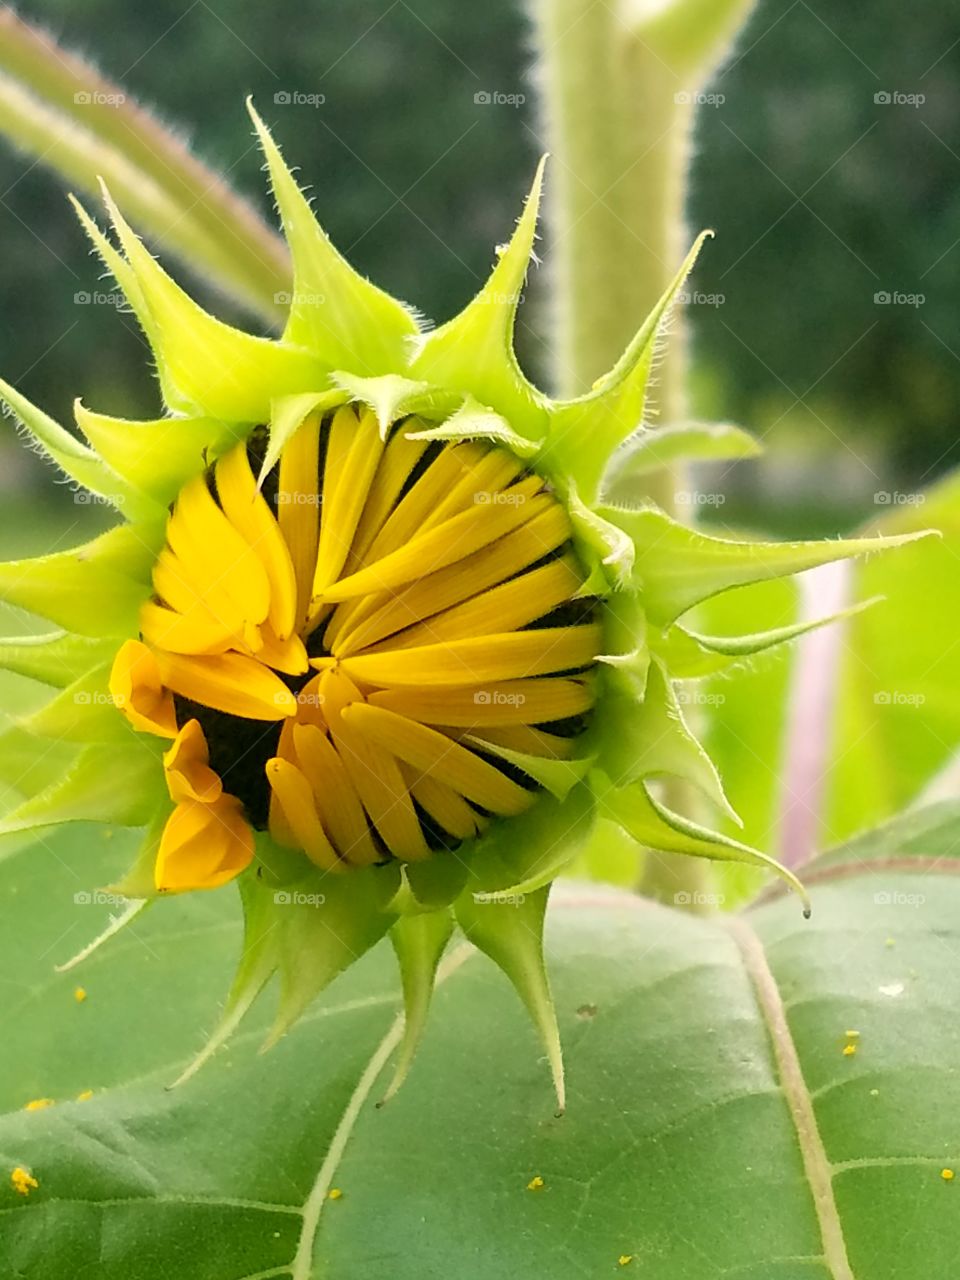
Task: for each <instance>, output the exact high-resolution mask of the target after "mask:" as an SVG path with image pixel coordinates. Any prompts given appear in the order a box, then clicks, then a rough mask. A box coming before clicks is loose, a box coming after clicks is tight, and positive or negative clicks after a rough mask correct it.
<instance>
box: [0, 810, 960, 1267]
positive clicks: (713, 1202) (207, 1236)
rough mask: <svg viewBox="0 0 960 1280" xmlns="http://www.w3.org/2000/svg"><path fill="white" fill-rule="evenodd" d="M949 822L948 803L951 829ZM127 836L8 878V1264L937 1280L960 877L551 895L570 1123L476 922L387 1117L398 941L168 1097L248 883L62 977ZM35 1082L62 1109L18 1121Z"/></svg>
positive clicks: (3, 891)
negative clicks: (667, 897)
mask: <svg viewBox="0 0 960 1280" xmlns="http://www.w3.org/2000/svg"><path fill="white" fill-rule="evenodd" d="M917 821H918V819H915V818H912V817H911V818H909V819H907V824H908V827H910V829H913V830H914V834H913V836H910V835H909V834H907V836H906V838H907V840H908V843H911V842H912V841H913V840H914V838H915V837H916V836H917V832H916V830H915V829H914V828H915V824H916V822H917ZM947 824H948V817H947V815H946V811H943V812H941V814H940V815H939V817H937V818H936V820H935V825H936V828H937V829H938V830H939V831H940V832H941V835H940V837H939V839H940V842H941V845H943V844H944V843H945V842H946V840H947ZM953 832H954V839H955V838H956V836H957V835H960V814H957V812H956V810H955V811H954V819H953ZM877 839H878V849H879V850H881V851H883V858H884V859H885V858H886V856H887V854H888V853H889V852H890V851H891V850H894V851H895V846H894V845H892V844H891V841H892V840H893V839H894V835H893V833H891V832H890V831H888V832H886V833H885V834H882V835H881V836H879V837H878V838H877ZM121 846H125V847H121ZM938 847H939V846H938ZM131 849H132V840H128V839H127V838H126V837H124V836H121V835H117V836H116V837H114V838H112V839H109V840H107V839H103V838H102V837H100V836H97V835H96V834H95V833H94V834H90V833H84V832H80V831H79V830H73V831H64V832H61V833H58V834H57V835H56V836H55V837H53V838H51V840H50V841H49V842H47V843H45V844H42V845H37V846H35V847H34V848H32V849H31V850H29V851H24V852H23V853H22V854H20V855H19V856H17V857H16V858H14V859H12V860H10V861H9V862H8V863H7V864H6V871H5V875H4V879H3V881H2V882H0V899H2V903H3V911H4V919H5V921H6V922H7V924H6V927H5V929H4V931H3V934H2V936H0V958H2V961H3V963H4V972H5V974H6V975H7V996H6V999H5V1001H4V1007H3V1012H2V1029H3V1035H4V1042H5V1045H6V1049H7V1052H6V1054H5V1070H4V1072H3V1074H2V1077H0V1099H2V1103H0V1105H2V1107H3V1112H4V1114H3V1115H2V1116H0V1154H2V1167H0V1173H2V1175H3V1176H2V1178H0V1253H2V1256H3V1259H4V1268H5V1274H9V1275H10V1276H11V1277H15V1276H17V1277H19V1276H23V1277H29V1280H77V1278H78V1277H84V1278H85V1277H87V1276H90V1277H91V1280H92V1278H93V1277H96V1280H167V1278H168V1277H170V1276H174V1275H176V1276H184V1277H189V1278H190V1280H240V1278H241V1277H244V1278H248V1277H253V1276H257V1277H270V1276H276V1277H277V1280H281V1278H283V1280H332V1278H333V1277H336V1280H381V1277H385V1276H389V1277H390V1280H424V1277H431V1278H432V1277H434V1276H436V1277H440V1276H448V1275H453V1276H464V1277H470V1280H473V1277H477V1278H478V1280H480V1278H481V1277H482V1280H515V1278H516V1277H518V1276H527V1275H530V1276H535V1275H544V1276H549V1277H550V1278H551V1280H583V1277H584V1276H601V1277H602V1276H605V1275H610V1276H615V1275H621V1274H622V1275H624V1276H630V1275H631V1274H635V1275H637V1276H643V1275H644V1272H646V1273H648V1274H650V1275H655V1276H656V1280H692V1278H694V1277H695V1278H696V1280H719V1277H721V1276H725V1277H733V1276H736V1277H737V1280H840V1278H841V1277H845V1278H846V1280H849V1278H850V1277H851V1276H855V1277H856V1280H928V1278H930V1277H936V1278H937V1280H939V1278H940V1277H946V1276H949V1275H951V1274H952V1271H953V1269H954V1267H955V1259H956V1256H957V1252H958V1250H960V1215H958V1214H957V1212H956V1211H955V1206H954V1201H953V1197H954V1194H955V1190H956V1183H954V1184H953V1185H950V1184H949V1183H947V1182H945V1181H944V1180H943V1179H942V1178H941V1170H942V1169H945V1168H958V1161H960V1076H958V1074H957V1072H956V1069H955V1063H956V1061H957V1056H958V1053H960V1028H958V1024H957V1020H956V1018H954V1017H952V1016H945V1011H947V1010H952V1009H954V1008H956V1006H957V1002H958V1000H960V971H958V968H957V965H956V960H955V956H956V949H957V946H958V945H960V930H958V925H957V921H958V919H960V880H958V879H957V877H956V876H954V875H951V874H942V873H938V872H937V871H936V870H934V869H931V868H930V867H929V866H928V865H926V863H925V861H924V860H923V859H918V861H917V864H916V870H915V871H913V872H910V871H909V870H901V871H899V872H896V873H894V872H892V871H891V870H890V869H889V867H888V866H887V865H886V863H885V861H883V860H881V861H878V862H876V863H873V862H871V860H870V858H871V856H872V855H871V854H870V853H869V851H865V850H861V853H862V855H863V856H862V858H861V860H860V861H859V863H853V864H851V865H850V867H849V868H848V869H846V870H845V871H844V874H842V875H834V877H833V878H832V879H823V880H822V881H817V879H816V875H814V883H813V900H814V915H813V919H812V920H811V921H809V922H804V921H803V919H802V918H801V915H800V912H799V910H798V909H797V904H796V902H795V900H794V899H792V898H791V897H788V896H783V897H780V898H778V899H777V900H775V901H771V902H768V903H766V904H765V905H763V906H761V907H759V908H756V909H754V910H752V911H750V912H748V913H746V914H744V915H743V916H740V917H736V918H734V919H732V920H730V919H726V918H717V917H712V918H702V917H695V916H691V915H689V914H687V913H679V912H674V911H671V910H669V909H667V908H665V907H661V906H656V905H653V904H651V903H647V902H644V901H642V900H639V899H636V898H633V897H629V896H626V895H615V894H612V893H607V892H605V891H602V890H598V889H597V888H596V887H595V886H594V887H592V888H590V889H588V890H586V891H584V892H583V893H580V892H579V891H577V890H574V889H566V890H564V891H563V892H562V893H556V894H555V895H554V897H555V903H554V906H553V907H552V909H551V913H550V916H549V918H548V927H547V935H546V954H547V963H548V967H549V970H550V977H551V983H552V986H553V991H554V996H555V1001H556V1007H557V1012H558V1016H559V1022H560V1030H561V1036H562V1039H563V1042H564V1047H565V1056H566V1067H567V1081H568V1107H567V1112H566V1114H565V1115H564V1116H563V1117H562V1118H560V1119H556V1118H554V1116H553V1110H554V1101H553V1096H552V1093H551V1091H550V1089H549V1085H548V1084H547V1082H546V1080H545V1073H544V1070H543V1065H542V1063H538V1062H537V1047H536V1040H535V1036H534V1034H533V1031H532V1029H531V1028H530V1026H529V1023H528V1022H527V1020H526V1018H525V1014H524V1012H523V1010H522V1009H521V1008H520V1005H519V1003H518V1002H516V1001H515V1000H513V999H512V998H511V996H510V993H509V991H508V990H507V988H506V985H505V983H504V981H503V978H502V977H501V976H500V975H499V974H498V973H497V972H496V970H495V968H494V967H493V966H492V965H491V964H490V963H489V962H488V961H487V960H486V959H485V958H484V957H482V956H481V955H479V954H478V953H476V952H475V951H473V950H472V949H471V948H470V947H469V946H467V945H465V944H464V943H462V942H460V943H455V944H454V945H453V948H452V950H451V953H450V955H449V956H448V958H447V959H446V960H444V961H443V963H442V964H441V966H440V972H439V976H438V986H437V991H436V995H435V999H434V1008H433V1011H432V1014H431V1019H430V1021H429V1023H428V1026H427V1029H426V1032H425V1035H424V1037H423V1043H422V1045H421V1049H420V1052H419V1054H418V1057H417V1059H416V1061H415V1063H414V1065H413V1068H412V1070H411V1072H410V1075H409V1078H408V1079H407V1081H406V1083H405V1084H404V1086H403V1088H402V1090H401V1091H400V1092H399V1093H398V1094H397V1095H396V1097H394V1098H393V1099H391V1101H390V1102H389V1103H388V1105H386V1106H385V1107H383V1108H380V1109H378V1108H377V1106H376V1104H377V1102H378V1101H379V1099H380V1098H381V1097H382V1094H383V1089H384V1088H385V1086H386V1083H387V1081H388V1080H389V1073H390V1069H391V1065H392V1063H393V1061H394V1059H395V1054H396V1052H397V1050H398V1048H399V1045H400V1042H401V1038H402V1019H401V1017H400V1015H399V1012H398V1011H399V1008H400V992H399V984H398V979H397V975H396V966H395V963H394V961H393V957H392V956H391V954H390V949H389V946H387V945H386V944H381V945H380V947H378V948H377V949H376V950H375V951H374V952H373V953H371V955H369V956H368V957H367V958H366V959H364V960H363V961H362V962H361V963H360V964H358V965H357V966H355V967H354V968H353V969H351V970H350V971H349V972H348V973H346V974H344V975H343V976H341V977H340V978H338V979H337V981H336V983H335V985H334V986H333V987H332V988H331V989H330V991H329V993H328V994H327V995H325V996H324V997H323V998H322V999H321V1001H320V1002H318V1003H317V1004H315V1005H314V1006H312V1007H311V1009H310V1010H309V1011H308V1013H307V1015H306V1017H305V1019H304V1020H303V1022H301V1024H300V1025H299V1026H298V1028H297V1029H296V1030H295V1031H294V1032H293V1033H291V1034H290V1035H288V1036H287V1037H286V1038H285V1039H284V1040H283V1041H282V1042H281V1043H280V1044H279V1045H277V1047H276V1048H275V1049H273V1050H271V1052H270V1053H269V1054H265V1055H264V1054H259V1053H258V1052H257V1048H258V1045H259V1042H260V1039H261V1038H262V1034H263V1030H264V1027H265V1026H266V1025H267V1022H268V1020H269V1014H270V1011H269V1009H262V1010H259V1011H258V1010H254V1012H253V1013H252V1014H251V1025H250V1026H249V1028H248V1027H246V1026H245V1027H244V1028H243V1029H242V1030H241V1031H240V1033H239V1034H238V1035H237V1037H236V1038H235V1039H234V1040H233V1041H232V1042H231V1043H230V1044H229V1045H228V1046H227V1047H226V1048H225V1049H224V1050H223V1051H222V1053H221V1054H220V1055H218V1057H217V1058H216V1059H215V1061H214V1062H212V1063H210V1064H208V1066H207V1067H206V1068H205V1070H204V1071H203V1072H201V1073H200V1074H199V1075H197V1076H196V1077H195V1078H194V1079H192V1080H191V1081H189V1082H188V1083H187V1084H185V1085H184V1086H182V1087H181V1088H179V1089H176V1090H174V1091H172V1092H171V1091H169V1090H168V1089H166V1088H165V1086H166V1085H168V1084H169V1083H170V1082H171V1080H172V1079H173V1078H174V1077H175V1076H176V1075H177V1074H178V1073H179V1071H180V1070H181V1069H182V1067H183V1065H185V1063H186V1062H187V1061H188V1060H189V1059H190V1057H191V1056H192V1054H193V1052H194V1051H195V1049H196V1046H197V1043H198V1042H199V1040H200V1039H202V1036H203V1034H204V1028H207V1027H209V1025H210V1021H211V1015H212V1012H213V1006H214V1004H215V1002H216V994H215V993H217V992H218V991H219V990H220V989H221V987H222V985H223V984H225V982H226V980H227V976H228V974H229V972H230V969H231V967H232V965H233V963H234V960H235V953H236V950H237V947H238V928H237V914H238V913H237V908H236V896H235V894H234V893H233V892H232V891H231V890H229V889H228V890H223V891H218V892H216V893H211V894H191V895H186V896H184V897H181V898H178V899H175V900H170V901H167V902H163V903H160V904H158V905H157V906H156V907H154V908H153V909H152V910H151V911H150V912H148V913H147V914H146V915H144V916H142V917H139V918H137V919H136V920H135V921H133V922H132V924H131V925H129V926H128V928H127V929H126V931H125V932H124V933H122V934H121V935H120V936H119V937H118V938H116V939H114V940H113V941H112V942H111V943H110V944H108V945H107V946H106V947H104V948H102V949H100V950H99V951H98V952H97V953H96V954H95V955H94V956H93V957H92V958H91V959H90V961H89V962H87V964H86V966H82V967H81V968H79V969H76V970H74V971H73V972H71V973H69V974H64V975H59V976H58V975H56V974H55V973H54V972H53V971H52V963H53V962H54V961H61V960H64V959H66V957H67V955H68V954H69V953H70V952H71V951H74V950H76V949H78V947H79V945H81V944H82V942H83V941H85V940H86V939H88V938H90V937H92V936H94V935H95V934H96V933H97V932H99V930H100V928H101V927H102V926H103V924H104V923H105V922H106V920H107V917H108V915H109V914H110V913H111V912H112V911H115V910H116V908H115V907H113V906H111V905H110V904H108V903H101V904H98V903H97V902H96V901H92V902H89V903H84V904H79V903H77V902H75V901H74V895H75V894H76V893H77V892H78V891H82V890H85V889H88V888H89V887H91V886H93V885H95V884H97V883H104V882H107V881H109V879H110V878H111V875H112V874H113V873H115V872H116V871H117V870H119V868H120V867H121V866H122V865H123V863H124V862H125V861H126V860H127V859H128V858H129V856H130V853H131ZM884 895H887V897H886V899H885V898H884ZM896 895H900V900H899V903H898V902H897V900H896V897H895V896H896ZM919 898H922V899H923V901H922V902H918V901H917V900H918V899H919ZM13 903H15V904H16V910H15V911H14V910H11V906H12V904H13ZM484 909H487V908H484ZM888 939H889V940H891V941H892V942H893V943H894V944H895V945H893V946H890V945H887V940H888ZM78 984H82V985H83V987H84V989H85V993H86V998H85V999H84V1000H82V1001H78V1000H77V999H76V998H75V995H74V992H75V989H76V988H77V986H78ZM847 1031H858V1032H859V1038H857V1039H856V1041H855V1043H856V1045H857V1051H856V1053H855V1054H853V1055H844V1053H843V1049H844V1047H845V1045H847V1044H848V1043H853V1042H854V1041H852V1040H851V1039H849V1038H848V1037H847V1035H846V1032H847ZM88 1089H89V1090H93V1096H92V1097H91V1098H89V1100H86V1101H82V1102H78V1101H76V1100H75V1099H76V1097H77V1095H78V1094H80V1093H82V1092H84V1091H86V1090H88ZM36 1098H52V1099H54V1100H55V1105H53V1106H49V1107H46V1108H45V1109H43V1110H37V1111H31V1112H28V1111H25V1110H24V1107H25V1105H26V1103H27V1102H29V1101H30V1100H31V1099H36ZM16 1166H21V1167H23V1168H25V1169H28V1170H30V1171H31V1172H32V1174H33V1176H34V1177H35V1178H36V1180H37V1182H38V1183H39V1186H38V1188H37V1189H36V1190H34V1191H32V1192H31V1193H30V1194H29V1195H28V1196H23V1197H22V1196H19V1195H17V1194H16V1193H15V1192H14V1190H13V1189H12V1187H11V1185H10V1172H11V1170H12V1169H13V1168H14V1167H16ZM535 1179H542V1186H540V1187H539V1189H537V1187H538V1184H537V1183H536V1182H535V1181H534V1180H535ZM531 1184H533V1187H534V1189H531V1190H528V1186H530V1185H531ZM332 1190H336V1191H338V1192H340V1193H341V1194H340V1195H339V1196H337V1197H335V1198H330V1194H329V1193H330V1192H331V1191H332ZM918 1241H922V1249H921V1248H918ZM627 1257H630V1258H632V1261H631V1262H629V1263H625V1264H624V1265H623V1266H622V1267H621V1266H620V1265H619V1260H620V1259H621V1258H627Z"/></svg>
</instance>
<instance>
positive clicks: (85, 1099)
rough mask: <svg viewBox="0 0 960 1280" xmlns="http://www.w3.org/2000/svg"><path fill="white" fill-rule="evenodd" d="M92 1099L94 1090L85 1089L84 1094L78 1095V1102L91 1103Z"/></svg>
mask: <svg viewBox="0 0 960 1280" xmlns="http://www.w3.org/2000/svg"><path fill="white" fill-rule="evenodd" d="M92 1097H93V1090H92V1089H84V1091H83V1093H78V1094H77V1101H78V1102H89V1101H90V1099H91V1098H92Z"/></svg>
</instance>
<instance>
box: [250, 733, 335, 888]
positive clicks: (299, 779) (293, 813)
mask: <svg viewBox="0 0 960 1280" xmlns="http://www.w3.org/2000/svg"><path fill="white" fill-rule="evenodd" d="M267 780H268V782H269V783H270V789H271V791H272V792H273V794H274V796H275V797H276V799H277V800H278V801H279V803H280V808H281V809H282V810H283V816H284V817H285V818H286V820H287V825H288V826H289V829H290V831H291V832H292V834H293V837H294V840H295V847H297V848H300V849H302V850H303V851H304V853H305V854H306V855H307V857H308V858H309V859H310V861H311V862H313V863H315V865H316V866H318V867H321V868H322V869H323V870H324V871H335V870H337V869H339V868H340V867H341V866H342V864H341V863H340V860H339V859H338V857H337V855H336V852H335V850H334V848H333V846H332V845H331V843H330V841H329V840H328V839H327V835H326V832H325V831H324V829H323V827H322V826H321V825H320V819H319V817H318V816H317V810H316V806H315V805H314V803H313V790H312V789H311V787H310V783H309V782H308V781H307V780H306V778H305V777H304V776H303V774H302V773H301V772H300V770H299V769H298V768H297V767H296V765H292V764H291V763H290V762H289V761H288V760H283V759H281V758H280V757H279V756H275V757H274V758H273V759H272V760H268V761H267Z"/></svg>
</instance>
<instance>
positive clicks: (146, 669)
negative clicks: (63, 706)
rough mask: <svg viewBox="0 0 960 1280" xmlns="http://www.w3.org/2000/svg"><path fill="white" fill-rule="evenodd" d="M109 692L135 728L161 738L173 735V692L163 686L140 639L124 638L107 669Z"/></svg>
mask: <svg viewBox="0 0 960 1280" xmlns="http://www.w3.org/2000/svg"><path fill="white" fill-rule="evenodd" d="M110 693H111V695H112V696H113V699H114V702H115V703H116V705H117V706H118V707H119V708H120V710H121V711H122V712H123V714H124V715H125V716H126V717H127V719H128V720H129V721H130V723H131V724H132V725H133V727H134V728H135V729H141V730H143V732H144V733H155V734H157V735H158V736H159V737H161V738H175V737H176V736H177V714H176V710H175V708H174V705H173V694H172V693H171V692H170V690H169V689H168V688H166V687H165V686H164V681H163V677H162V675H161V672H160V667H159V664H158V663H157V660H156V658H155V657H154V655H153V653H152V652H151V651H150V650H149V649H148V648H147V646H146V645H145V644H143V643H142V641H140V640H126V641H125V642H124V643H123V644H122V645H121V646H120V648H119V650H118V651H117V656H116V657H115V658H114V660H113V669H112V670H111V672H110Z"/></svg>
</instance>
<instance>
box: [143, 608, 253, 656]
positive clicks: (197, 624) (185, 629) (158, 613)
mask: <svg viewBox="0 0 960 1280" xmlns="http://www.w3.org/2000/svg"><path fill="white" fill-rule="evenodd" d="M140 634H141V635H142V636H143V638H144V640H146V642H147V643H148V644H151V645H153V646H154V648H156V649H169V650H170V652H171V653H194V654H197V653H225V652H226V650H227V649H229V648H231V647H232V645H233V643H234V641H235V637H234V636H233V635H232V634H231V633H230V631H229V630H228V629H227V628H226V627H225V626H224V625H223V624H222V623H220V622H218V621H217V620H216V619H215V618H213V617H211V616H210V614H208V613H206V612H204V611H201V610H196V611H193V610H191V612H190V613H189V614H183V613H174V611H173V610H172V609H165V608H164V607H163V606H162V605H158V604H154V602H153V601H152V600H147V601H146V603H145V604H143V605H142V606H141V608H140Z"/></svg>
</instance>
